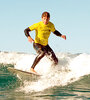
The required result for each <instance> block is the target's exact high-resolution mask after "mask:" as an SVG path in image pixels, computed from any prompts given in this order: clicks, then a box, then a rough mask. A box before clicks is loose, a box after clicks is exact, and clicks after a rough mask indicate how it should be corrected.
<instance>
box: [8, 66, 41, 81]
mask: <svg viewBox="0 0 90 100" xmlns="http://www.w3.org/2000/svg"><path fill="white" fill-rule="evenodd" d="M7 69H8V71H9V72H11V73H13V74H15V75H17V77H18V78H19V79H21V80H36V79H38V78H39V77H40V76H41V75H39V74H37V73H34V72H26V71H22V70H19V69H15V68H12V67H8V68H7Z"/></svg>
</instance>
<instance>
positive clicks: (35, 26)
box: [29, 23, 38, 31]
mask: <svg viewBox="0 0 90 100" xmlns="http://www.w3.org/2000/svg"><path fill="white" fill-rule="evenodd" d="M37 27H38V24H37V23H35V24H33V25H31V26H29V29H30V30H31V31H33V30H36V29H37Z"/></svg>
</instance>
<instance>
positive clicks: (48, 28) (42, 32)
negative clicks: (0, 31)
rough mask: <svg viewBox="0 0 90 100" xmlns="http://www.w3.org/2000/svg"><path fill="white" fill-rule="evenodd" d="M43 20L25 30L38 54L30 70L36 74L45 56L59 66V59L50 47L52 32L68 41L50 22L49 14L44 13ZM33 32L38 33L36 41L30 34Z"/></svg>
mask: <svg viewBox="0 0 90 100" xmlns="http://www.w3.org/2000/svg"><path fill="white" fill-rule="evenodd" d="M41 19H42V21H40V22H38V23H35V24H33V25H31V26H30V27H28V28H26V29H25V30H24V33H25V35H26V36H27V38H28V41H29V42H31V43H32V42H33V47H34V49H35V50H36V52H37V53H38V55H37V57H36V58H35V60H34V62H33V64H32V66H31V68H30V71H32V72H36V71H35V70H34V68H35V66H36V65H37V64H38V63H39V61H40V60H41V59H42V58H43V57H44V56H47V57H48V56H50V59H51V60H52V61H53V62H54V64H55V65H57V64H58V58H57V57H56V55H55V53H54V52H53V50H52V49H51V47H50V46H49V45H48V38H49V36H50V34H51V32H52V33H54V34H55V35H56V36H59V37H61V38H63V39H65V40H66V36H65V35H62V34H61V33H60V32H59V31H57V30H56V29H55V26H54V24H53V23H52V22H50V14H49V12H43V13H42V16H41ZM33 30H35V33H36V35H35V40H34V39H32V37H31V36H30V34H29V32H30V31H33Z"/></svg>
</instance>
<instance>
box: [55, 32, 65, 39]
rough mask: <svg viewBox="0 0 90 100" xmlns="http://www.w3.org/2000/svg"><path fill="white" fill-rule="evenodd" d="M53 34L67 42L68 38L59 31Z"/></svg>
mask: <svg viewBox="0 0 90 100" xmlns="http://www.w3.org/2000/svg"><path fill="white" fill-rule="evenodd" d="M53 33H54V34H55V35H56V36H60V37H62V38H63V39H65V40H66V36H65V35H62V34H61V33H60V32H59V31H57V30H55V31H54V32H53Z"/></svg>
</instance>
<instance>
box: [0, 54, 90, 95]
mask: <svg viewBox="0 0 90 100" xmlns="http://www.w3.org/2000/svg"><path fill="white" fill-rule="evenodd" d="M56 55H57V57H58V59H59V63H58V65H57V66H53V65H52V62H51V61H50V60H49V59H47V58H46V57H44V58H43V59H42V60H41V61H40V63H39V64H38V65H37V66H36V67H35V70H36V71H37V72H38V73H39V74H41V75H42V76H41V78H40V79H38V81H32V82H31V81H30V82H29V81H26V80H25V81H24V86H23V87H20V88H19V90H20V91H25V92H27V93H28V92H31V91H36V92H37V91H43V90H44V89H47V88H50V87H54V86H64V85H67V84H68V83H72V82H74V81H76V80H78V79H79V78H81V76H84V75H88V74H90V54H70V53H57V54H56ZM35 57H36V55H33V54H32V55H31V54H18V53H3V52H1V53H0V63H2V62H3V63H15V68H17V69H21V70H24V71H29V69H30V66H31V65H32V63H33V61H34V59H35Z"/></svg>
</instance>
